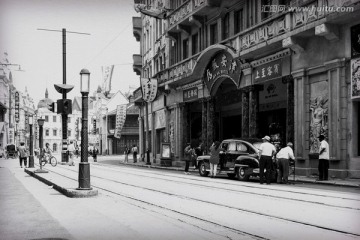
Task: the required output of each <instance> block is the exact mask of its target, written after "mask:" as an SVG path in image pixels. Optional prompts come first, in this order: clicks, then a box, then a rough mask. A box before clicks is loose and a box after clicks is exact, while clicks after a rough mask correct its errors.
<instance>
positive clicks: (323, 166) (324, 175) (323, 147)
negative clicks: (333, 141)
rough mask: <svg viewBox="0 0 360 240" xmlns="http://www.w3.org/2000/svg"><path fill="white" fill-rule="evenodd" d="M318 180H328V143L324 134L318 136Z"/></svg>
mask: <svg viewBox="0 0 360 240" xmlns="http://www.w3.org/2000/svg"><path fill="white" fill-rule="evenodd" d="M319 141H320V146H319V166H318V169H319V179H318V180H319V181H323V180H329V159H330V157H329V144H328V143H327V142H326V141H325V136H324V135H320V136H319Z"/></svg>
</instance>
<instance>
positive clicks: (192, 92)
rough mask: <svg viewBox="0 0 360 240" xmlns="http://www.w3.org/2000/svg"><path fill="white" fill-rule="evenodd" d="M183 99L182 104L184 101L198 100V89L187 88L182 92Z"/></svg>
mask: <svg viewBox="0 0 360 240" xmlns="http://www.w3.org/2000/svg"><path fill="white" fill-rule="evenodd" d="M183 98H184V102H185V101H190V100H193V99H197V98H198V88H197V87H193V88H189V89H186V90H184V91H183Z"/></svg>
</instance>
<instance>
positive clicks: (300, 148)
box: [291, 69, 310, 167]
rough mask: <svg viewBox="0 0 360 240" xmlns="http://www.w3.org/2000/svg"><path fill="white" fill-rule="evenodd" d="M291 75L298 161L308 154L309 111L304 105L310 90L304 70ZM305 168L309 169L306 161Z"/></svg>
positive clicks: (295, 152)
mask: <svg viewBox="0 0 360 240" xmlns="http://www.w3.org/2000/svg"><path fill="white" fill-rule="evenodd" d="M291 75H292V76H293V78H294V124H295V126H294V148H295V151H294V154H295V158H297V159H298V160H305V159H307V158H308V157H307V154H308V152H309V136H310V133H309V126H310V125H309V124H310V123H309V119H310V116H309V109H306V106H307V105H309V104H306V103H307V102H308V101H309V100H308V99H309V98H310V96H309V94H310V89H309V86H308V77H307V76H306V71H305V69H300V70H297V71H295V72H292V73H291ZM308 108H309V107H308ZM305 167H309V162H308V160H307V163H306V164H305Z"/></svg>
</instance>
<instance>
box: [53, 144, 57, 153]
mask: <svg viewBox="0 0 360 240" xmlns="http://www.w3.org/2000/svg"><path fill="white" fill-rule="evenodd" d="M53 152H57V144H56V143H54V144H53Z"/></svg>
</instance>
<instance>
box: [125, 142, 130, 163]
mask: <svg viewBox="0 0 360 240" xmlns="http://www.w3.org/2000/svg"><path fill="white" fill-rule="evenodd" d="M129 152H130V151H129V148H128V147H127V146H126V145H125V150H124V155H125V163H128V161H129V156H128V154H129Z"/></svg>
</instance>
